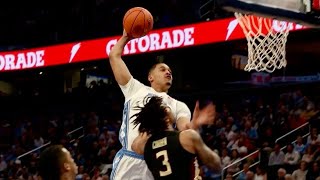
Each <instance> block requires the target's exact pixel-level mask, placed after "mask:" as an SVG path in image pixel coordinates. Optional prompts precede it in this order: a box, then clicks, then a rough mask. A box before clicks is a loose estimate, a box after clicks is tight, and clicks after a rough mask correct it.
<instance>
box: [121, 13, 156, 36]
mask: <svg viewBox="0 0 320 180" xmlns="http://www.w3.org/2000/svg"><path fill="white" fill-rule="evenodd" d="M122 23H123V28H124V29H125V31H126V32H127V34H128V36H130V37H133V38H139V37H142V36H144V35H146V34H148V33H149V31H150V30H152V28H153V17H152V14H151V13H150V12H149V11H148V10H147V9H145V8H142V7H134V8H131V9H129V10H128V11H127V12H126V14H125V15H124V17H123V22H122Z"/></svg>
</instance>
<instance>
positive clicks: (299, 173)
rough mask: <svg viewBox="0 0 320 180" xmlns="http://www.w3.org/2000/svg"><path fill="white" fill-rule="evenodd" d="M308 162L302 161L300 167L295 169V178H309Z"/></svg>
mask: <svg viewBox="0 0 320 180" xmlns="http://www.w3.org/2000/svg"><path fill="white" fill-rule="evenodd" d="M307 173H308V170H307V162H305V161H301V162H300V167H299V168H298V169H296V170H294V171H293V173H292V177H293V179H294V180H306V178H307Z"/></svg>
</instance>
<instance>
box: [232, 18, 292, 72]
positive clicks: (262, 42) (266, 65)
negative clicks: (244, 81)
mask: <svg viewBox="0 0 320 180" xmlns="http://www.w3.org/2000/svg"><path fill="white" fill-rule="evenodd" d="M235 17H236V18H237V20H238V22H239V24H240V26H241V28H242V30H243V32H244V34H245V36H246V39H247V41H248V64H247V65H246V66H245V68H244V70H245V71H251V70H256V71H258V72H260V71H266V72H269V73H272V72H273V71H274V70H276V69H281V68H283V67H286V65H287V61H286V42H287V37H288V35H289V29H290V27H289V25H288V23H287V22H284V21H276V20H273V19H270V18H266V17H259V16H254V15H247V14H242V13H238V12H235ZM274 23H278V24H277V27H278V28H274Z"/></svg>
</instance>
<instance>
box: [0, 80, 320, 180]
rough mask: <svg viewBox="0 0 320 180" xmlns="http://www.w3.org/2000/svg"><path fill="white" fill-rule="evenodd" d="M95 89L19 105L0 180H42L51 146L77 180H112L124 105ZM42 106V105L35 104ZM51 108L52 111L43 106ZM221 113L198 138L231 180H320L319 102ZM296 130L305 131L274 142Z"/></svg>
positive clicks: (7, 124) (6, 124) (273, 102)
mask: <svg viewBox="0 0 320 180" xmlns="http://www.w3.org/2000/svg"><path fill="white" fill-rule="evenodd" d="M92 88H93V87H92V86H90V87H82V90H81V91H80V90H79V89H74V90H73V91H70V92H68V93H67V94H65V95H64V96H63V97H61V99H59V100H57V98H56V97H55V98H52V99H50V98H49V99H48V97H46V99H43V97H41V96H32V97H31V98H32V101H33V102H32V101H30V100H31V99H29V101H28V102H29V106H31V104H32V107H26V104H24V103H21V104H20V106H19V105H17V104H15V105H16V106H18V107H20V108H18V109H17V110H15V113H12V110H11V111H10V109H11V108H12V107H7V108H8V111H5V113H3V114H1V115H0V116H1V120H0V122H1V126H0V136H1V138H0V139H1V142H0V179H1V178H2V179H25V180H32V179H38V177H37V168H36V167H37V159H38V158H39V153H40V152H41V150H42V149H43V148H45V147H46V146H47V145H50V144H54V143H59V144H63V145H64V146H65V147H67V148H68V149H69V151H70V152H71V153H72V156H73V158H74V159H75V161H76V163H77V165H78V166H79V174H78V175H77V180H80V179H81V180H82V179H90V180H96V179H108V178H109V175H110V172H111V168H112V166H111V164H112V161H113V157H114V155H115V153H116V152H117V151H118V150H119V148H121V146H120V143H119V141H118V131H119V128H120V124H121V115H122V102H123V101H122V99H121V95H120V94H119V93H118V94H117V93H114V94H112V93H111V94H109V95H108V96H101V94H100V92H101V91H100V90H98V89H96V90H93V89H92ZM97 88H98V87H97ZM115 91H119V90H118V89H116V90H115ZM99 97H100V98H99ZM101 97H104V98H101ZM6 98H9V99H10V97H6ZM12 98H13V97H12ZM19 98H21V99H20V101H22V99H24V98H25V97H22V96H20V97H19ZM19 98H18V99H19ZM193 98H194V97H193ZM53 99H55V101H52V100H53ZM11 100H12V99H11ZM37 100H41V101H40V102H39V103H38V104H37V103H36V102H35V101H37ZM48 102H50V103H49V104H51V105H47V106H44V104H48ZM192 103H193V102H192ZM217 105H218V106H217V107H218V108H217V112H218V114H217V117H216V121H215V124H213V125H211V126H204V127H202V129H201V131H200V132H201V135H202V137H203V139H204V141H205V142H206V143H207V144H208V146H209V147H210V148H212V149H213V150H215V151H216V152H218V153H219V155H220V156H221V158H222V164H223V166H224V172H223V175H224V177H225V178H226V179H228V178H229V179H230V178H233V179H236V178H237V179H249V178H250V176H251V175H252V176H253V177H260V178H261V177H263V176H267V175H268V176H269V177H277V178H278V176H281V174H284V176H292V177H298V176H299V177H300V175H301V174H302V175H305V177H308V178H309V179H310V177H317V176H319V168H318V167H319V160H320V156H319V152H320V149H319V147H320V146H319V144H320V133H319V132H320V131H319V127H320V126H319V121H320V120H319V119H317V117H318V116H319V108H320V106H319V105H320V104H319V101H318V99H317V97H316V96H314V94H306V93H304V92H303V91H302V90H300V89H298V90H289V91H288V90H287V91H285V92H281V93H278V94H268V93H267V94H251V95H250V96H238V95H234V96H230V97H229V98H228V99H224V100H222V101H221V100H220V101H219V102H217ZM25 108H27V109H28V108H29V109H28V110H23V109H25ZM31 109H33V111H32V110H31ZM305 123H309V124H308V125H306V126H304V124H305ZM298 127H302V128H299V130H297V131H294V133H292V134H290V136H286V138H285V140H279V141H277V142H276V140H277V138H279V137H280V136H283V135H285V134H286V133H288V132H290V131H292V130H294V129H296V128H298ZM308 133H309V134H308ZM250 154H251V155H250ZM247 155H250V156H248V157H247V158H243V157H246V156H247ZM240 160H241V161H240ZM257 162H258V163H257ZM259 162H260V163H259ZM255 163H257V164H256V165H255V166H253V165H254V164H255ZM317 168H318V169H317ZM201 170H202V171H201V172H202V176H203V177H204V179H221V174H214V173H212V172H211V171H210V170H208V169H207V168H206V167H205V166H202V168H201ZM306 170H308V171H307V172H306ZM283 172H285V173H283ZM284 176H283V177H284ZM256 179H257V178H256ZM279 179H280V178H279Z"/></svg>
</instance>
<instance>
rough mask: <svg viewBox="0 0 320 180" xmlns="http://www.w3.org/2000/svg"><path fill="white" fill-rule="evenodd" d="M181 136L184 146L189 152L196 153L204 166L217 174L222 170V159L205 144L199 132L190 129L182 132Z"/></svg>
mask: <svg viewBox="0 0 320 180" xmlns="http://www.w3.org/2000/svg"><path fill="white" fill-rule="evenodd" d="M180 136H181V137H180V142H181V144H182V146H183V147H184V148H185V149H186V150H187V151H189V152H191V153H195V154H196V155H197V157H198V158H199V160H200V161H201V162H202V163H203V164H205V165H206V166H207V167H208V168H210V169H212V170H213V171H216V172H220V171H221V170H222V165H221V158H220V157H219V155H218V154H217V153H215V152H214V151H212V150H211V149H210V148H209V147H208V146H207V145H206V144H205V143H204V142H203V140H202V138H201V136H200V134H199V133H198V132H196V131H195V130H192V129H189V130H186V131H183V132H181V134H180Z"/></svg>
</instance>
